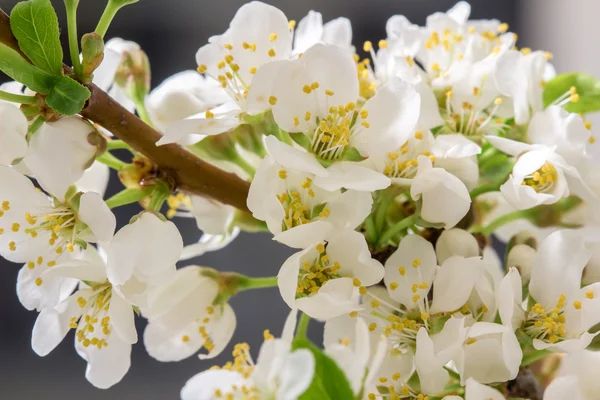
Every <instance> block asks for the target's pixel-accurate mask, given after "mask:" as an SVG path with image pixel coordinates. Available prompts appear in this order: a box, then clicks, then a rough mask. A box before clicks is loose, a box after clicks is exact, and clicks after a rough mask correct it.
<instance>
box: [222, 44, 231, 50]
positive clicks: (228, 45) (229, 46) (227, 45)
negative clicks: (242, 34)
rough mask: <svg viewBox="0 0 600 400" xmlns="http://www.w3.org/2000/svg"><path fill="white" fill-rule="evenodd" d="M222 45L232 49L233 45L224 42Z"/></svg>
mask: <svg viewBox="0 0 600 400" xmlns="http://www.w3.org/2000/svg"><path fill="white" fill-rule="evenodd" d="M223 47H225V48H226V49H227V50H233V46H232V45H231V44H229V43H225V44H224V45H223Z"/></svg>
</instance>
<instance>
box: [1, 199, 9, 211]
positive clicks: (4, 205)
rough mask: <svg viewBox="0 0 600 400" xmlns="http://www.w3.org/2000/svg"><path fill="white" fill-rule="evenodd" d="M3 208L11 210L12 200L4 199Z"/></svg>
mask: <svg viewBox="0 0 600 400" xmlns="http://www.w3.org/2000/svg"><path fill="white" fill-rule="evenodd" d="M2 209H3V210H4V211H8V210H10V201H7V200H4V201H3V202H2Z"/></svg>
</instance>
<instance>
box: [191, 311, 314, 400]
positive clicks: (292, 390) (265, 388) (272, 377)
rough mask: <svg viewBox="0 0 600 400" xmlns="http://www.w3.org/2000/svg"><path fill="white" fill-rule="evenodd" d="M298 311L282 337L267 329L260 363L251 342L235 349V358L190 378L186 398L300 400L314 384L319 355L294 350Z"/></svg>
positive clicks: (260, 354)
mask: <svg viewBox="0 0 600 400" xmlns="http://www.w3.org/2000/svg"><path fill="white" fill-rule="evenodd" d="M296 315H297V312H296V311H292V313H291V314H290V316H289V317H288V319H287V321H286V324H285V327H284V329H283V334H282V337H281V339H276V338H274V337H273V335H271V333H270V332H269V331H268V330H267V331H265V334H264V337H265V342H264V343H263V345H262V346H261V348H260V351H259V353H258V359H257V360H256V363H255V362H254V360H253V359H252V356H251V355H250V347H249V346H248V344H247V343H240V344H238V345H236V346H235V348H234V350H233V357H234V360H233V362H228V363H227V364H225V365H224V366H223V367H221V368H219V367H213V368H211V369H209V370H207V371H204V372H201V373H199V374H198V375H196V376H194V377H192V378H191V379H190V380H188V381H187V383H186V384H185V386H184V388H183V389H182V390H181V399H182V400H213V399H220V398H223V399H231V400H268V399H278V400H296V399H297V398H298V397H299V396H301V395H302V394H303V393H304V392H305V391H306V389H308V387H309V386H310V384H311V382H312V379H313V375H314V372H315V359H314V356H313V355H312V353H311V352H310V351H309V350H307V349H299V350H295V351H292V346H291V343H292V338H293V332H294V328H295V325H296Z"/></svg>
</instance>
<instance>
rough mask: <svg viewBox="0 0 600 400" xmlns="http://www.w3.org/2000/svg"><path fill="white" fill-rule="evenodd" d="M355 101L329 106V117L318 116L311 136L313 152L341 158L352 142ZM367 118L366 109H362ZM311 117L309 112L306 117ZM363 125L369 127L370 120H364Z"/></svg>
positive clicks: (329, 158) (322, 155)
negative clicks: (343, 104)
mask: <svg viewBox="0 0 600 400" xmlns="http://www.w3.org/2000/svg"><path fill="white" fill-rule="evenodd" d="M355 107H356V104H355V103H348V104H346V105H345V106H338V107H333V106H332V107H329V114H328V115H327V117H325V118H323V119H321V118H317V128H316V129H315V130H314V132H313V133H312V136H311V137H310V140H311V149H312V151H313V153H314V154H315V155H316V156H317V157H319V158H322V159H324V160H337V159H339V158H340V157H341V156H342V154H343V153H344V150H345V149H346V147H347V146H348V144H349V143H350V137H351V136H352V121H353V118H354V109H355ZM363 115H364V117H363V118H366V116H367V115H368V113H367V111H366V110H362V111H361V116H363ZM306 118H308V119H310V113H309V112H307V113H306V116H305V119H306ZM362 124H363V126H365V127H368V122H367V121H364V120H363V122H362Z"/></svg>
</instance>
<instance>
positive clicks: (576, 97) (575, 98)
mask: <svg viewBox="0 0 600 400" xmlns="http://www.w3.org/2000/svg"><path fill="white" fill-rule="evenodd" d="M569 100H570V101H571V103H578V102H579V94H578V93H575V94H572V95H571V97H570V98H569Z"/></svg>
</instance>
